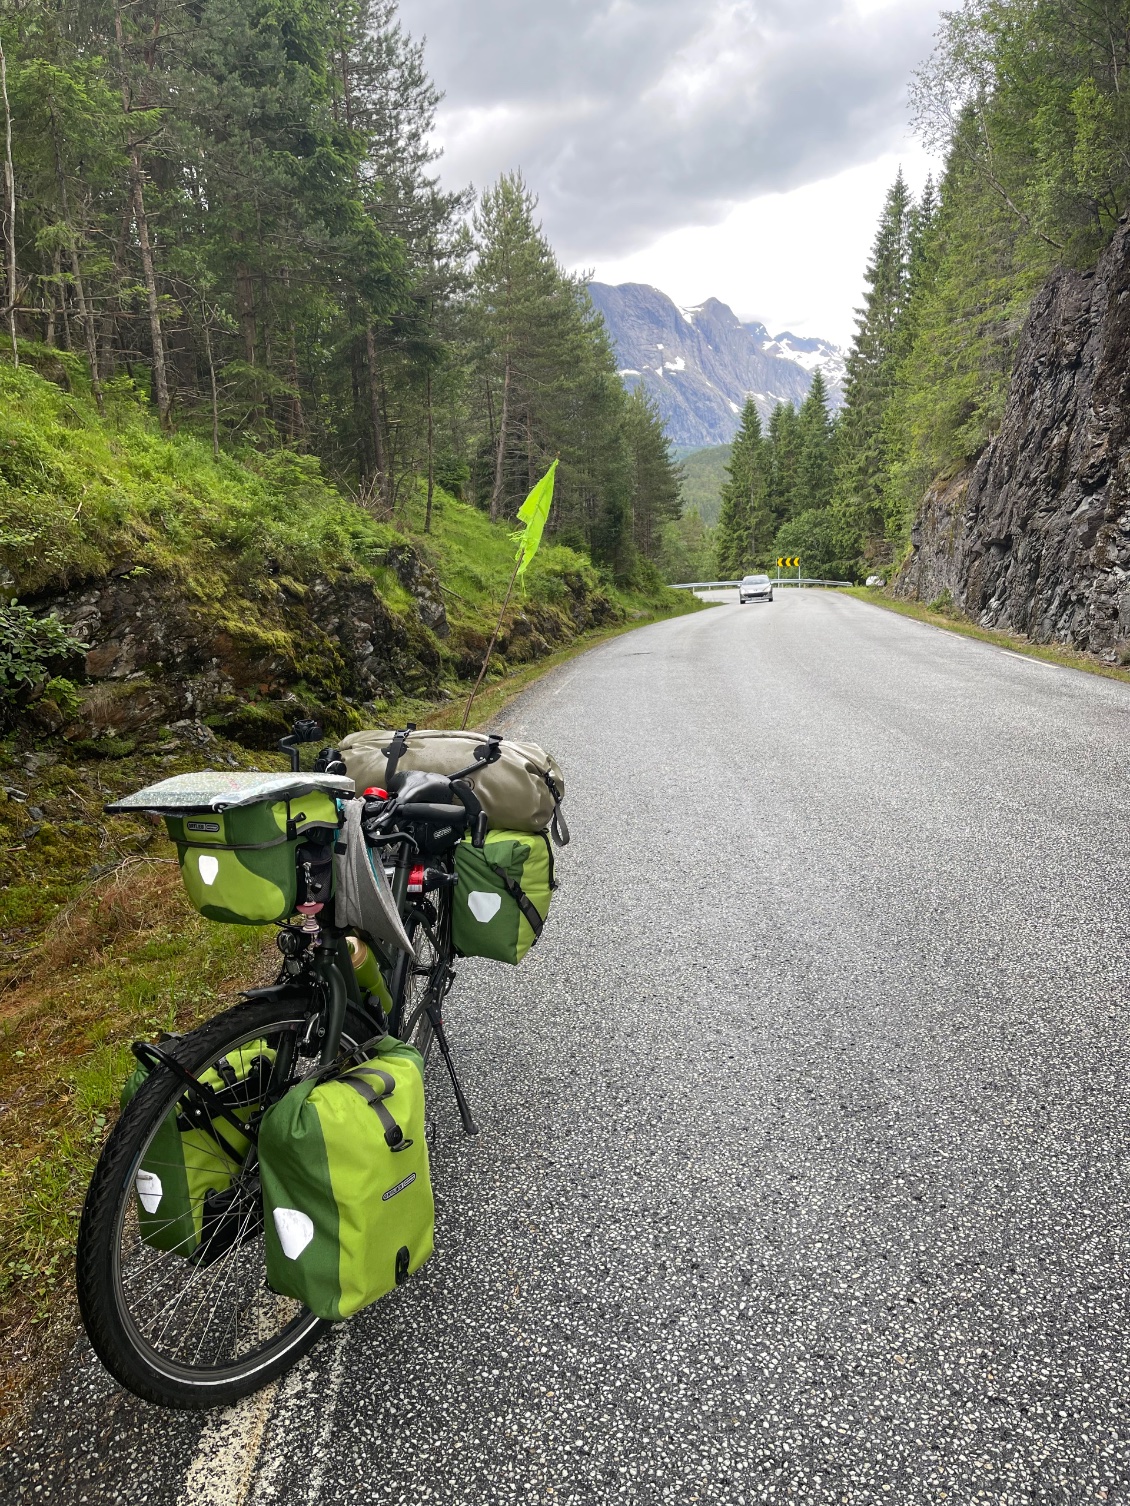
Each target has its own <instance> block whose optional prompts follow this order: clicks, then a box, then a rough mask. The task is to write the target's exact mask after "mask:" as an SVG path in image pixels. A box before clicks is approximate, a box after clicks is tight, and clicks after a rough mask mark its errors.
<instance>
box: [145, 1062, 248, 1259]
mask: <svg viewBox="0 0 1130 1506" xmlns="http://www.w3.org/2000/svg"><path fill="white" fill-rule="evenodd" d="M274 1060H275V1053H274V1050H273V1049H272V1048H271V1047H270V1046H268V1045H267V1043H266V1041H262V1040H259V1041H249V1042H248V1043H247V1044H246V1045H244V1046H239V1047H237V1049H236V1050H234V1051H229V1052H228V1054H227V1055H226V1056H224V1057H221V1058H220V1060H219V1061H218V1062H217V1063H216V1064H215V1066H213V1067H209V1068H208V1070H207V1071H206V1072H202V1073H201V1074H200V1081H201V1082H202V1083H204V1084H205V1085H206V1086H207V1087H209V1088H212V1089H214V1090H215V1091H216V1092H217V1093H220V1092H224V1093H225V1103H226V1105H227V1107H228V1108H230V1109H231V1111H232V1113H233V1115H234V1116H235V1118H237V1119H247V1118H248V1117H249V1116H250V1115H251V1114H252V1113H254V1112H255V1110H256V1109H257V1108H258V1107H259V1098H260V1096H261V1095H262V1093H263V1092H265V1090H266V1086H267V1082H268V1081H269V1079H270V1075H271V1068H272V1066H273V1065H274ZM148 1075H149V1069H148V1068H147V1067H138V1068H137V1070H136V1071H135V1072H133V1073H132V1074H131V1075H130V1077H128V1078H127V1079H126V1083H125V1086H124V1087H123V1089H122V1095H121V1105H122V1108H125V1106H126V1104H127V1103H128V1102H129V1101H130V1099H131V1098H132V1097H133V1096H134V1094H135V1093H136V1092H137V1090H138V1089H139V1088H140V1087H141V1085H142V1083H143V1082H144V1081H145V1079H146V1078H147V1077H148ZM233 1089H241V1090H242V1091H237V1092H235V1093H233V1092H232V1091H230V1090H233ZM225 1090H228V1091H226V1092H225ZM233 1098H234V1099H235V1100H236V1101H235V1102H232V1101H231V1100H232V1099H233ZM250 1143H251V1142H250V1140H249V1139H248V1138H247V1137H246V1136H245V1135H241V1134H240V1133H239V1131H238V1130H237V1129H236V1127H235V1125H233V1124H231V1123H229V1122H228V1121H227V1120H226V1119H219V1118H213V1119H212V1120H211V1128H209V1126H208V1121H207V1120H206V1119H204V1118H203V1117H200V1118H197V1117H194V1116H193V1112H192V1107H191V1104H190V1103H189V1101H188V1099H187V1098H182V1099H181V1100H180V1101H179V1102H178V1103H177V1104H176V1105H175V1106H174V1107H173V1109H172V1110H171V1111H170V1112H169V1113H168V1114H167V1115H166V1116H165V1118H164V1120H163V1121H162V1123H161V1126H160V1128H159V1129H158V1130H157V1133H156V1134H155V1135H154V1137H153V1139H152V1140H151V1141H150V1142H149V1145H148V1148H147V1149H146V1152H145V1155H144V1156H143V1157H142V1160H141V1165H140V1166H139V1167H138V1169H137V1174H136V1176H135V1178H134V1192H135V1193H136V1195H137V1222H138V1226H139V1232H140V1234H141V1238H142V1240H143V1241H144V1243H145V1244H147V1245H151V1246H152V1247H153V1249H155V1250H167V1251H170V1252H171V1253H174V1254H177V1255H184V1256H186V1257H187V1256H189V1255H192V1254H194V1253H195V1251H196V1250H197V1249H198V1248H199V1246H200V1243H201V1241H202V1239H204V1238H205V1236H206V1233H207V1224H208V1221H209V1216H210V1215H211V1213H212V1212H213V1207H214V1211H215V1213H216V1214H219V1213H221V1212H222V1203H220V1202H218V1201H217V1198H218V1195H219V1194H222V1193H224V1192H226V1191H227V1189H228V1188H229V1187H230V1186H231V1184H232V1179H233V1178H234V1176H235V1175H236V1173H237V1172H238V1171H239V1169H240V1167H241V1166H242V1164H243V1161H244V1158H245V1157H246V1155H247V1150H248V1147H249V1145H250Z"/></svg>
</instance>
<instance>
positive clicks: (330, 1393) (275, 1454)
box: [178, 1323, 349, 1506]
mask: <svg viewBox="0 0 1130 1506" xmlns="http://www.w3.org/2000/svg"><path fill="white" fill-rule="evenodd" d="M348 1328H349V1325H348V1324H346V1323H339V1324H338V1326H337V1329H336V1331H335V1333H334V1334H333V1337H332V1338H331V1340H330V1343H332V1344H333V1346H334V1354H333V1358H332V1359H331V1360H330V1364H329V1370H328V1373H327V1374H326V1375H325V1376H324V1377H323V1376H322V1375H321V1374H318V1373H315V1371H314V1367H313V1365H312V1363H311V1360H310V1359H309V1358H306V1359H303V1360H302V1361H301V1362H300V1363H299V1364H298V1365H296V1366H295V1368H294V1369H293V1370H292V1371H291V1372H290V1374H289V1375H287V1376H285V1377H284V1378H283V1381H282V1383H281V1386H280V1388H279V1397H278V1404H277V1406H276V1407H275V1410H274V1415H273V1416H272V1418H271V1430H270V1431H271V1433H272V1434H273V1435H274V1446H273V1447H270V1446H269V1447H268V1448H267V1449H266V1450H265V1457H264V1459H263V1465H262V1468H261V1469H260V1470H259V1472H258V1474H257V1475H256V1476H255V1479H254V1489H253V1491H252V1492H251V1494H250V1496H248V1497H247V1498H246V1499H247V1500H249V1501H250V1502H251V1503H253V1506H270V1503H271V1502H273V1501H277V1500H278V1499H279V1498H280V1495H281V1489H282V1487H283V1486H284V1485H286V1486H289V1487H290V1491H291V1493H290V1494H288V1498H287V1499H288V1501H289V1502H291V1503H298V1502H304V1503H305V1506H316V1503H317V1501H318V1498H319V1496H320V1495H321V1493H322V1484H323V1481H324V1480H325V1474H326V1446H327V1444H328V1443H329V1440H330V1435H331V1433H332V1431H333V1425H334V1409H335V1408H336V1406H337V1398H338V1394H339V1393H340V1391H341V1383H342V1380H343V1379H344V1377H345V1343H346V1338H347V1335H348ZM314 1352H315V1354H316V1353H317V1350H315V1351H314ZM313 1416H316V1417H318V1418H320V1423H319V1426H318V1433H317V1437H316V1438H314V1439H311V1440H310V1441H309V1444H306V1443H305V1442H304V1445H303V1449H304V1454H303V1457H304V1458H305V1459H306V1460H307V1461H312V1467H311V1469H310V1472H309V1474H308V1475H307V1478H306V1482H305V1490H304V1491H295V1489H294V1487H295V1479H294V1456H293V1453H292V1452H291V1445H292V1441H293V1439H294V1438H296V1437H297V1436H298V1435H299V1433H300V1431H303V1430H304V1429H305V1427H306V1426H307V1425H308V1423H309V1420H310V1418H311V1417H313ZM256 1452H257V1453H259V1452H264V1451H263V1439H262V1438H261V1439H260V1440H259V1447H258V1449H257V1450H256ZM255 1462H257V1461H255V1460H253V1461H252V1463H253V1464H254V1463H255ZM243 1500H244V1498H243V1497H241V1498H240V1500H239V1502H238V1503H233V1506H243ZM178 1506H179V1503H178Z"/></svg>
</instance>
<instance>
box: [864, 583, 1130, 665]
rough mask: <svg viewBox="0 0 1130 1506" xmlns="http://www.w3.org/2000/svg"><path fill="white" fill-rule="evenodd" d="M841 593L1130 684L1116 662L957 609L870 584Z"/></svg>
mask: <svg viewBox="0 0 1130 1506" xmlns="http://www.w3.org/2000/svg"><path fill="white" fill-rule="evenodd" d="M839 594H840V595H841V596H854V597H855V599H856V600H857V601H866V602H869V603H870V604H871V605H872V606H874V607H882V608H884V610H886V611H888V612H897V613H898V614H899V615H900V616H901V617H913V618H914V620H915V622H925V623H928V624H929V625H930V626H931V627H938V628H945V630H946V631H947V632H949V633H959V634H960V635H961V636H962V637H963V638H976V639H978V640H979V641H980V642H981V643H991V644H993V645H994V646H995V647H996V648H1005V649H1008V650H1009V652H1010V653H1014V654H1023V655H1024V656H1025V657H1026V658H1028V659H1042V660H1043V661H1044V662H1045V663H1046V664H1058V665H1059V666H1060V667H1061V668H1063V669H1081V670H1083V671H1085V672H1086V673H1087V674H1089V675H1101V676H1102V677H1103V678H1104V679H1107V680H1121V681H1122V682H1123V684H1127V685H1130V668H1127V669H1123V668H1121V667H1120V666H1119V665H1117V664H1104V663H1103V661H1102V660H1101V659H1096V658H1095V657H1094V656H1093V655H1091V654H1080V653H1076V652H1075V651H1074V650H1073V649H1069V648H1061V647H1060V646H1058V645H1049V644H1045V643H1033V642H1032V641H1031V639H1030V638H1025V637H1023V636H1021V634H1019V633H1002V632H998V631H997V630H996V629H995V628H983V627H981V626H979V624H978V623H976V622H971V621H970V620H969V618H968V617H961V616H959V615H958V614H957V613H956V611H955V610H953V609H949V610H946V611H937V610H934V609H933V608H931V607H928V606H925V605H924V604H923V603H922V602H919V601H901V600H899V599H898V598H897V597H893V596H887V595H886V594H885V593H883V592H882V591H880V590H878V589H876V588H874V587H869V586H841V587H839Z"/></svg>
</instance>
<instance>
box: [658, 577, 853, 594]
mask: <svg viewBox="0 0 1130 1506" xmlns="http://www.w3.org/2000/svg"><path fill="white" fill-rule="evenodd" d="M771 579H772V577H771ZM772 584H773V586H774V587H777V586H851V585H854V584H855V582H854V581H850V580H821V579H819V578H818V577H817V576H815V575H803V576H801V578H800V580H797V578H796V576H795V575H791V576H789V578H788V579H787V580H786V579H785V577H784V576H782V577H781V579H780V580H773V582H772ZM740 585H741V581H740V580H686V581H680V582H679V584H678V585H674V584H672V585H671V586H670V587H669V589H670V590H672V591H721V590H724V589H725V588H726V587H727V586H735V587H736V586H740Z"/></svg>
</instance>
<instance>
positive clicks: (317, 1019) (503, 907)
mask: <svg viewBox="0 0 1130 1506" xmlns="http://www.w3.org/2000/svg"><path fill="white" fill-rule="evenodd" d="M320 736H321V732H320V729H319V728H318V727H317V725H316V724H315V723H298V724H296V726H295V728H294V732H293V734H292V736H291V737H290V738H286V739H284V740H283V743H282V744H281V746H283V747H284V748H286V749H287V751H289V753H290V755H291V762H292V772H291V773H289V774H287V773H280V774H259V773H235V772H231V773H227V772H225V773H212V772H205V773H203V774H199V775H180V776H177V777H175V778H172V779H167V780H164V781H162V782H161V783H158V784H155V785H151V786H149V787H147V788H146V789H143V790H140V791H138V792H137V793H136V794H134V795H131V796H129V797H127V798H125V799H122V800H120V801H118V802H116V803H115V804H114V805H113V806H111V807H108V810H109V811H111V812H112V813H127V812H136V813H139V814H140V813H148V814H157V815H159V816H161V817H163V818H164V820H165V823H166V827H167V830H168V833H169V836H170V837H171V838H172V840H173V841H174V842H175V844H176V848H177V854H178V858H179V861H180V866H181V872H182V876H183V879H184V883H185V887H186V889H187V892H188V894H189V897H190V899H191V900H192V902H193V904H194V905H195V906H196V908H197V909H198V910H199V911H200V912H201V913H202V914H203V915H205V916H207V917H208V918H210V919H213V920H216V921H219V922H223V923H229V924H254V925H265V924H270V923H274V924H275V925H277V927H278V934H277V938H276V940H277V944H278V948H279V951H280V953H281V954H282V957H281V964H280V971H279V975H278V978H277V980H276V982H274V983H273V984H271V985H270V986H269V987H264V988H255V989H252V990H249V991H248V992H247V993H245V994H244V995H243V996H242V999H241V1002H240V1003H238V1004H236V1005H235V1006H234V1007H233V1008H231V1009H229V1010H228V1011H227V1012H226V1013H224V1014H222V1015H220V1016H219V1017H217V1018H216V1019H213V1020H211V1021H209V1022H208V1023H206V1024H204V1025H202V1026H200V1027H199V1028H197V1029H195V1030H192V1031H191V1032H188V1033H187V1034H183V1035H167V1036H162V1037H161V1038H160V1039H159V1040H158V1041H156V1042H154V1043H149V1042H142V1041H138V1042H135V1043H134V1045H133V1048H132V1050H133V1054H134V1056H135V1058H136V1060H137V1066H136V1069H135V1070H134V1071H133V1073H132V1075H131V1076H130V1078H129V1079H128V1081H127V1082H126V1084H125V1086H124V1088H123V1091H122V1113H121V1116H120V1118H119V1120H118V1122H117V1124H116V1125H115V1127H114V1129H113V1130H112V1132H111V1134H110V1136H109V1138H108V1140H107V1143H106V1145H105V1148H104V1150H103V1152H102V1155H101V1158H100V1160H99V1162H98V1165H97V1168H96V1170H95V1173H94V1176H93V1179H92V1181H91V1184H90V1188H89V1190H88V1192H87V1196H86V1202H85V1205H84V1208H83V1214H82V1220H81V1225H80V1230H79V1238H78V1250H77V1281H78V1297H79V1305H80V1309H81V1312H82V1317H83V1321H84V1323H85V1326H86V1329H87V1332H88V1334H89V1336H90V1339H91V1342H92V1344H93V1346H94V1348H95V1350H96V1352H97V1353H98V1355H99V1357H100V1358H101V1359H102V1361H103V1363H104V1364H105V1365H106V1366H107V1368H108V1369H109V1370H110V1371H111V1372H112V1373H113V1374H114V1375H115V1376H116V1377H117V1379H118V1380H119V1381H120V1382H121V1383H122V1384H123V1385H125V1386H127V1387H128V1388H129V1389H130V1390H131V1391H133V1392H135V1393H136V1394H137V1395H138V1396H141V1397H143V1398H145V1399H146V1400H149V1401H152V1402H156V1403H159V1404H162V1405H166V1406H174V1407H186V1408H204V1407H215V1406H220V1405H226V1404H228V1403H231V1402H233V1401H235V1400H237V1399H238V1398H239V1397H241V1396H244V1395H247V1394H248V1393H249V1392H252V1391H254V1390H257V1389H258V1388H259V1387H261V1386H263V1385H266V1384H267V1383H268V1382H269V1381H271V1380H272V1379H274V1378H275V1377H277V1376H278V1375H280V1374H282V1373H283V1372H284V1371H285V1370H287V1369H288V1368H289V1367H290V1366H291V1365H293V1364H294V1363H295V1362H296V1361H297V1360H298V1359H299V1357H300V1356H301V1355H303V1354H304V1353H305V1352H306V1351H307V1350H308V1349H309V1348H310V1347H311V1346H312V1345H313V1344H314V1343H315V1341H316V1340H317V1339H318V1337H319V1336H320V1335H321V1334H322V1333H323V1332H324V1331H325V1329H326V1327H327V1325H328V1324H329V1323H330V1322H332V1321H334V1320H337V1319H341V1318H345V1317H348V1316H349V1315H351V1314H352V1313H353V1312H356V1311H357V1310H358V1309H360V1308H361V1307H364V1306H365V1305H367V1304H368V1303H370V1302H372V1301H375V1300H376V1299H377V1298H379V1297H380V1296H382V1295H383V1294H385V1293H386V1292H388V1291H391V1290H392V1289H393V1288H395V1287H396V1286H397V1285H399V1284H400V1283H401V1282H403V1281H404V1280H406V1279H407V1278H408V1277H409V1276H410V1275H411V1274H412V1273H413V1272H414V1271H415V1270H417V1269H418V1268H419V1267H420V1265H422V1264H423V1262H424V1261H425V1260H426V1259H427V1258H428V1256H429V1254H430V1253H431V1249H432V1237H433V1218H434V1215H433V1205H432V1193H431V1180H430V1168H429V1164H428V1143H427V1135H426V1132H425V1118H424V1074H425V1066H426V1064H427V1063H428V1061H429V1059H433V1058H434V1060H435V1063H436V1066H435V1070H436V1072H437V1073H439V1074H442V1075H445V1076H447V1077H448V1078H449V1080H450V1083H451V1086H452V1089H453V1090H454V1094H455V1101H456V1104H457V1106H458V1110H459V1114H460V1117H461V1120H462V1124H463V1128H464V1130H465V1132H466V1133H467V1134H470V1135H473V1134H476V1133H477V1128H476V1125H475V1123H474V1121H473V1119H472V1115H471V1110H470V1108H469V1106H468V1103H467V1099H466V1097H465V1095H464V1092H463V1089H462V1086H461V1084H460V1080H459V1076H458V1073H457V1071H456V1066H455V1063H454V1060H453V1058H452V1052H451V1047H450V1044H449V1042H448V1039H447V1035H446V1032H445V1030H444V1021H443V1005H444V1000H445V998H446V996H447V994H448V992H449V990H450V988H451V985H452V983H453V981H454V978H455V963H456V961H457V960H458V958H459V956H461V955H463V956H467V955H477V956H485V957H495V958H498V959H500V960H504V961H509V962H517V961H519V960H520V958H521V957H522V956H523V955H524V953H525V951H526V950H527V949H528V948H529V947H530V946H531V945H532V944H533V943H534V942H536V940H537V938H538V936H539V935H540V933H541V930H542V927H543V925H544V922H545V918H546V915H547V913H548V909H549V899H550V892H551V889H552V887H553V885H554V878H553V857H552V848H551V846H550V838H549V829H552V832H553V836H554V839H555V840H556V841H557V842H558V843H559V844H563V843H564V842H566V841H567V840H568V829H567V827H565V823H564V819H563V816H562V814H561V809H560V802H561V798H562V795H563V793H564V782H563V780H562V777H561V771H560V769H559V768H558V767H557V765H556V764H555V763H554V761H553V760H552V759H551V758H550V757H548V755H546V754H545V753H544V752H543V751H542V750H541V749H540V748H537V747H536V746H535V745H533V744H516V743H507V742H503V741H502V739H501V738H499V737H497V736H493V735H492V736H488V737H483V736H482V735H481V734H473V733H467V734H455V733H453V734H438V733H431V734H429V733H415V729H414V728H413V727H412V726H411V725H410V726H409V727H408V728H406V729H404V730H402V731H400V732H397V733H395V734H389V733H363V734H355V735H354V736H353V737H352V738H346V739H345V740H344V741H343V743H342V746H341V748H340V749H336V748H335V749H324V750H323V752H322V753H321V754H320V755H319V756H318V759H317V760H316V762H315V771H314V772H312V773H303V772H302V770H301V768H300V766H299V756H298V743H299V742H303V741H313V740H315V739H317V738H320ZM378 759H379V765H378V763H377V762H376V760H378ZM378 770H379V773H380V782H379V783H378V782H377V779H376V778H375V777H374V776H375V774H376V773H377V772H378ZM359 789H360V790H363V793H358V790H359ZM441 1063H442V1065H441Z"/></svg>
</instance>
